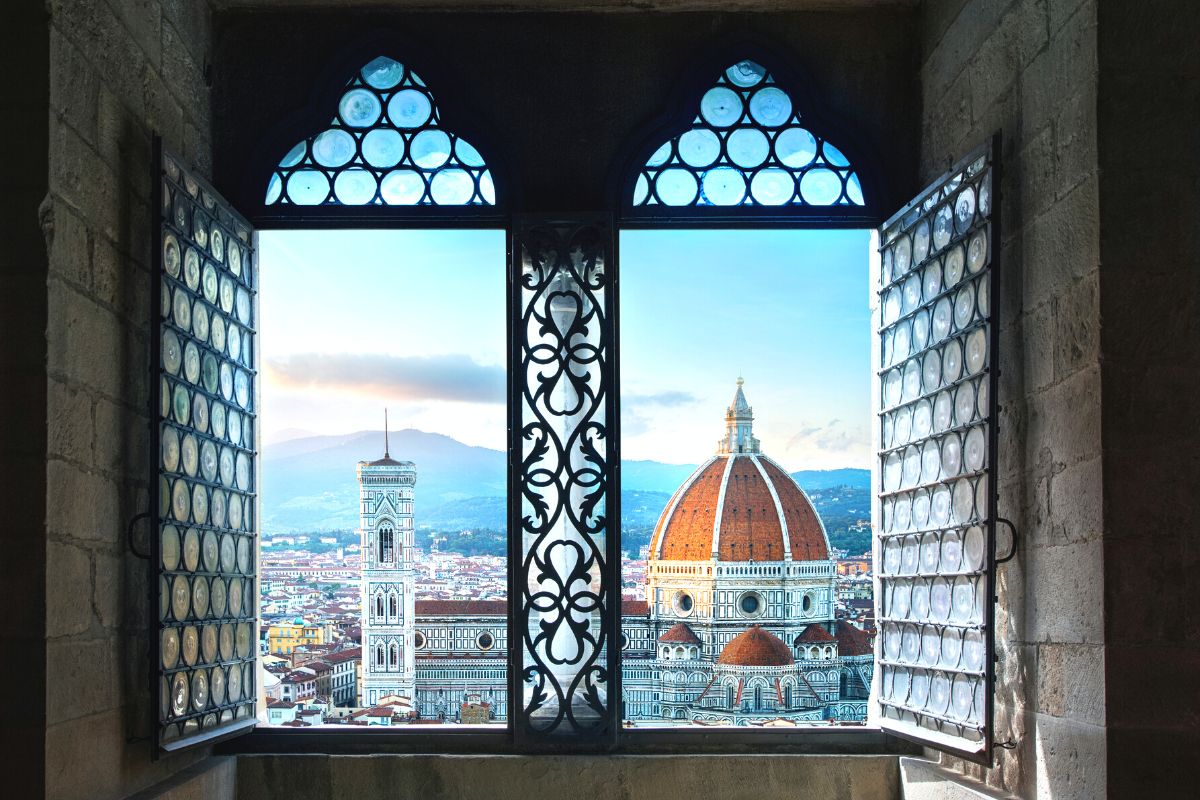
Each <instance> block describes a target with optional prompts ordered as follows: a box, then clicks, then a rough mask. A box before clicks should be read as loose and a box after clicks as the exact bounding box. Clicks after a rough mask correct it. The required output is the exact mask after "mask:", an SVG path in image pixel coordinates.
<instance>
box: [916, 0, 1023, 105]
mask: <svg viewBox="0 0 1200 800" xmlns="http://www.w3.org/2000/svg"><path fill="white" fill-rule="evenodd" d="M1008 5H1009V3H967V4H966V5H964V6H963V9H962V11H961V12H960V13H959V14H957V15H956V16H955V17H954V20H953V22H951V23H950V24H949V26H947V28H946V32H945V34H944V35H943V36H942V37H941V39H940V40H938V42H937V43H936V44H935V45H934V46H932V47H931V48H930V49H929V50H928V51H927V53H926V56H925V59H924V63H923V64H922V66H921V73H922V90H923V91H922V95H923V96H924V97H925V98H926V103H928V102H930V101H936V100H937V99H939V98H940V97H941V96H942V93H943V92H944V91H945V88H946V87H948V86H950V84H951V83H952V82H953V81H954V80H955V79H956V78H957V76H958V74H959V73H960V72H961V71H962V70H963V69H964V68H965V67H966V65H967V64H968V63H969V62H970V61H971V59H972V58H973V57H974V55H975V53H976V52H977V51H978V50H979V48H980V47H981V46H982V45H983V43H984V42H985V41H986V40H987V38H988V36H990V35H991V33H992V32H993V31H994V30H995V29H996V28H997V27H998V26H999V25H1000V20H1001V19H1002V18H1003V16H1004V12H1005V11H1006V10H1007V8H1008ZM927 46H928V43H927Z"/></svg>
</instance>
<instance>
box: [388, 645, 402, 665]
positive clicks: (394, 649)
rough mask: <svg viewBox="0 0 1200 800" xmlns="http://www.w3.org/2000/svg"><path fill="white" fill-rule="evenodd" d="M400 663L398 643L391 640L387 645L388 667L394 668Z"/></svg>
mask: <svg viewBox="0 0 1200 800" xmlns="http://www.w3.org/2000/svg"><path fill="white" fill-rule="evenodd" d="M399 665H400V645H398V644H396V643H395V642H392V643H391V644H390V645H389V646H388V668H389V669H396V667H398V666H399Z"/></svg>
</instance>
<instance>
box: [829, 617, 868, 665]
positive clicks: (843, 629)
mask: <svg viewBox="0 0 1200 800" xmlns="http://www.w3.org/2000/svg"><path fill="white" fill-rule="evenodd" d="M837 642H838V655H843V656H868V655H871V653H873V652H874V651H875V648H874V646H873V645H872V643H871V635H870V634H869V633H867V632H866V631H864V630H861V629H859V628H857V627H855V626H854V625H851V624H850V623H849V622H846V621H845V620H843V619H839V620H838V621H837Z"/></svg>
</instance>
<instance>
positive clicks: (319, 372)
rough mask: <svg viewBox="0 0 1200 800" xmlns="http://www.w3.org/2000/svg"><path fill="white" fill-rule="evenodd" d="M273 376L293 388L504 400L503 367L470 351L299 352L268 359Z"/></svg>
mask: <svg viewBox="0 0 1200 800" xmlns="http://www.w3.org/2000/svg"><path fill="white" fill-rule="evenodd" d="M266 372H267V376H268V378H269V379H270V380H271V381H273V382H275V383H277V384H279V385H281V386H284V387H286V388H290V389H332V390H341V391H351V392H359V393H363V394H372V395H376V396H379V397H385V398H394V399H397V400H412V401H420V400H456V401H461V402H466V403H503V402H505V399H504V392H505V372H504V368H503V367H488V366H484V365H482V364H479V363H476V362H475V361H474V360H472V359H471V358H470V357H469V356H466V355H458V354H455V355H444V356H390V355H382V354H376V353H296V354H293V355H289V356H283V357H279V358H272V359H268V360H267V364H266Z"/></svg>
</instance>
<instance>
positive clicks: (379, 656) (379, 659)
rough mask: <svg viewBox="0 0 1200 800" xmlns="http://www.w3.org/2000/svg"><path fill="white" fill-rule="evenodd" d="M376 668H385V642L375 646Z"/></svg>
mask: <svg viewBox="0 0 1200 800" xmlns="http://www.w3.org/2000/svg"><path fill="white" fill-rule="evenodd" d="M375 666H377V667H382V666H383V642H380V643H379V644H377V645H376V646H375Z"/></svg>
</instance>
